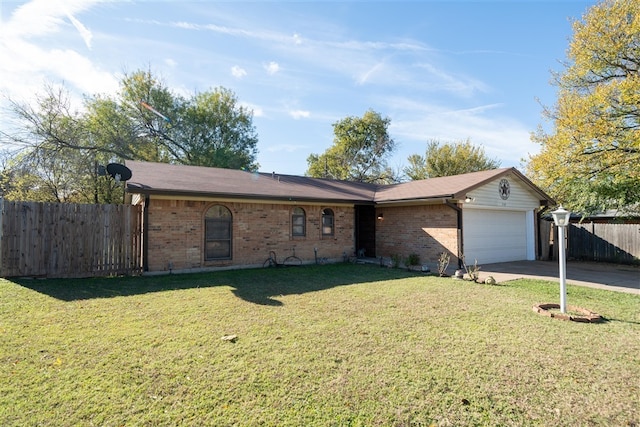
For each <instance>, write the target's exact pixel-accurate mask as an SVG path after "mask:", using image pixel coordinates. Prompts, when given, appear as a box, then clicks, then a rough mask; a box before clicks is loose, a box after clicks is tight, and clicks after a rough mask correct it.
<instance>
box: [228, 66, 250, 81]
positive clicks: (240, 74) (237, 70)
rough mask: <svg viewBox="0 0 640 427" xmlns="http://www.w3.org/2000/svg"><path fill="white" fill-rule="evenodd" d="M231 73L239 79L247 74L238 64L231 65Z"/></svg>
mask: <svg viewBox="0 0 640 427" xmlns="http://www.w3.org/2000/svg"><path fill="white" fill-rule="evenodd" d="M231 75H232V76H233V77H235V78H237V79H241V78H243V77H245V76H246V75H247V71H246V70H245V69H244V68H242V67H240V66H238V65H234V66H233V67H231Z"/></svg>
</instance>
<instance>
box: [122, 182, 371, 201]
mask: <svg viewBox="0 0 640 427" xmlns="http://www.w3.org/2000/svg"><path fill="white" fill-rule="evenodd" d="M126 191H127V192H128V193H134V194H142V195H144V196H145V197H149V196H176V197H187V198H193V197H202V198H206V199H233V200H247V199H252V200H268V201H273V202H313V203H324V204H345V203H346V204H358V205H364V204H370V205H372V206H373V205H374V204H375V203H374V202H373V201H372V200H371V199H367V198H364V197H363V198H361V199H337V198H333V199H332V198H314V197H297V196H273V195H263V194H230V193H210V192H198V191H179V190H154V189H148V188H139V187H133V188H131V187H129V188H127V189H126Z"/></svg>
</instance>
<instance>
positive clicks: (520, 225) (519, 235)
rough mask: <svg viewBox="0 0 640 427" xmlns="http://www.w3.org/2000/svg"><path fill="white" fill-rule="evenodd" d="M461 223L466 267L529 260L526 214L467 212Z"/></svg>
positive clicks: (481, 210)
mask: <svg viewBox="0 0 640 427" xmlns="http://www.w3.org/2000/svg"><path fill="white" fill-rule="evenodd" d="M462 221H463V223H462V230H463V234H462V236H463V245H464V256H465V261H466V263H467V265H473V263H474V260H478V265H480V266H482V264H491V263H494V262H508V261H521V260H526V259H527V218H526V212H515V211H499V210H485V209H465V210H464V211H463V213H462Z"/></svg>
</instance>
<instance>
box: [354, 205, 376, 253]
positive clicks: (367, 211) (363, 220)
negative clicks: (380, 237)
mask: <svg viewBox="0 0 640 427" xmlns="http://www.w3.org/2000/svg"><path fill="white" fill-rule="evenodd" d="M362 250H364V256H366V257H375V256H376V208H375V206H366V205H361V206H356V254H361V253H362V252H361V251H362Z"/></svg>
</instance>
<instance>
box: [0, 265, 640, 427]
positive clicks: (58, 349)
mask: <svg viewBox="0 0 640 427" xmlns="http://www.w3.org/2000/svg"><path fill="white" fill-rule="evenodd" d="M558 298H559V293H558V288H557V284H554V283H551V282H541V281H532V280H519V281H514V282H509V283H507V284H506V285H503V286H486V285H479V284H475V283H471V282H462V281H454V280H452V279H447V278H437V277H428V276H422V275H419V274H417V273H409V272H406V271H402V270H393V269H382V268H380V267H369V266H358V265H328V266H309V267H297V268H283V269H259V270H244V271H228V272H218V273H211V274H197V275H173V276H163V277H139V278H108V279H91V280H66V281H64V280H47V281H43V280H21V281H8V280H1V279H0V425H3V426H4V425H20V426H23V425H25V426H26V425H33V426H35V425H42V426H46V425H52V426H61V425H64V426H72V425H85V426H91V425H98V426H125V425H126V426H139V425H141V426H144V425H148V426H157V425H193V426H202V425H213V426H227V425H228V426H231V425H237V426H253V425H261V426H271V425H274V426H275V425H277V426H303V425H304V426H429V425H437V426H453V425H455V426H459V425H501V426H509V425H514V426H515V425H517V426H520V425H545V426H547V425H558V426H561V425H566V426H578V425H582V426H591V425H602V426H632V425H638V424H640V409H639V408H640V297H639V296H637V295H630V294H623V293H614V292H607V291H602V290H597V289H588V288H580V287H574V286H569V287H568V296H567V301H568V303H569V304H571V305H576V306H581V307H584V308H588V309H590V310H593V311H595V312H597V313H599V314H601V315H603V316H604V317H605V318H606V319H607V322H605V323H601V324H582V323H574V322H566V321H560V320H557V319H551V318H548V317H545V316H541V315H539V314H537V313H535V312H534V311H533V310H532V306H533V305H534V304H535V303H542V302H557V301H558ZM231 334H234V335H237V336H238V339H237V341H236V342H235V343H232V342H227V341H223V340H221V337H222V336H224V335H231Z"/></svg>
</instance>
